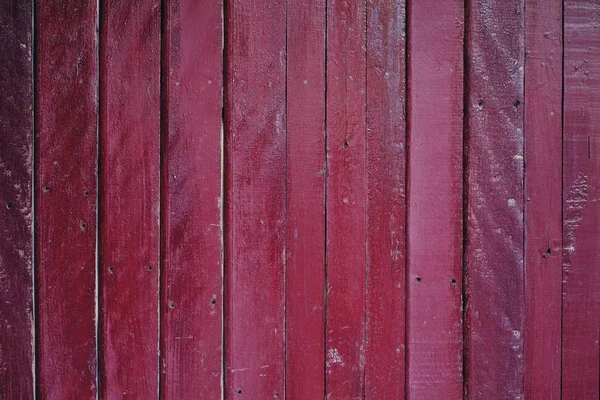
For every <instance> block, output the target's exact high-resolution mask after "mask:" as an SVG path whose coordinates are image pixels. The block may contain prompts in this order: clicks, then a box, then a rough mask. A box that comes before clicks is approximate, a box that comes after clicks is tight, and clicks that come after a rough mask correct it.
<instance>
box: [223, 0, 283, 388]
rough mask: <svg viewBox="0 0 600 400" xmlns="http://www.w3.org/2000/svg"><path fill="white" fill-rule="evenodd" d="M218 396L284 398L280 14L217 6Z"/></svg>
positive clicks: (236, 4)
mask: <svg viewBox="0 0 600 400" xmlns="http://www.w3.org/2000/svg"><path fill="white" fill-rule="evenodd" d="M226 24H227V44H226V51H227V55H226V62H227V72H226V76H227V83H226V89H227V92H226V96H227V98H226V113H227V114H226V160H227V166H226V215H225V216H226V220H225V225H226V226H225V229H226V231H227V236H226V238H227V243H226V255H225V259H226V263H227V267H226V271H225V274H226V277H225V279H226V287H225V296H226V300H225V368H226V371H225V373H226V375H225V396H226V398H234V397H235V398H249V399H261V398H265V399H266V398H274V397H283V396H284V368H285V351H284V344H285V337H284V336H285V326H284V319H285V310H284V302H285V298H284V271H285V251H286V249H285V242H286V112H285V79H286V75H285V70H286V69H285V64H286V62H285V56H286V54H285V46H286V7H285V3H284V2H283V1H273V0H257V1H254V2H248V1H244V0H232V1H230V2H229V3H228V6H227V15H226Z"/></svg>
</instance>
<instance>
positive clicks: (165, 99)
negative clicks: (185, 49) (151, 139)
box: [149, 0, 173, 399]
mask: <svg viewBox="0 0 600 400" xmlns="http://www.w3.org/2000/svg"><path fill="white" fill-rule="evenodd" d="M167 1H169V0H160V72H159V85H160V140H159V153H160V155H159V187H158V192H159V200H158V201H159V210H160V211H159V215H160V217H159V218H160V219H159V224H158V225H159V228H158V232H159V235H158V243H159V250H158V252H159V255H158V271H157V273H158V310H157V312H158V354H157V356H158V357H157V363H158V369H157V371H158V376H157V379H158V398H159V399H162V398H165V388H164V386H163V384H164V383H165V382H164V381H163V379H164V377H163V374H164V373H165V372H166V371H164V370H163V368H162V366H163V365H166V360H165V359H164V358H163V357H165V355H166V348H167V346H166V343H165V340H166V334H165V327H164V326H163V324H164V318H163V315H164V313H165V312H167V311H166V307H165V305H166V302H167V295H166V290H165V287H164V282H165V277H164V275H165V270H164V265H165V257H166V251H167V243H166V238H167V235H166V232H165V229H169V227H168V226H167V224H166V223H165V221H167V218H166V217H167V216H166V214H167V213H168V210H167V207H166V204H167V199H168V179H169V178H168V176H169V171H168V162H169V161H168V154H167V143H168V136H169V112H168V110H169V90H168V85H169V73H168V71H169V39H168V36H167V35H166V33H165V32H167V30H168V29H169V26H168V24H169V15H167V13H166V12H167V8H168V7H167V6H166V2H167ZM165 71H167V72H165ZM149 270H151V269H150V268H149ZM170 306H171V304H170ZM171 308H173V307H171Z"/></svg>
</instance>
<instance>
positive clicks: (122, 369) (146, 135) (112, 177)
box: [99, 0, 177, 399]
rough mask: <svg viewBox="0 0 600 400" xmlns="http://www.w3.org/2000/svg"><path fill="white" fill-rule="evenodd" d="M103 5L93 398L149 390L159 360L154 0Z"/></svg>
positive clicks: (150, 394)
mask: <svg viewBox="0 0 600 400" xmlns="http://www.w3.org/2000/svg"><path fill="white" fill-rule="evenodd" d="M100 10H101V12H100V15H101V18H102V20H101V21H100V24H101V28H100V32H101V43H102V46H101V52H100V57H101V58H100V79H101V82H100V110H101V118H100V128H101V132H100V150H101V151H100V177H99V180H100V189H101V196H100V265H99V271H100V285H101V287H100V292H101V293H100V296H101V297H100V298H101V300H100V302H101V303H100V317H101V321H100V351H101V354H102V359H101V363H100V366H101V371H100V397H101V398H102V399H120V398H123V397H124V396H127V397H132V398H140V399H142V398H143V399H152V398H156V397H157V394H158V365H159V359H158V348H159V343H158V338H159V325H158V324H159V319H158V318H159V303H158V300H159V286H158V284H159V268H158V267H159V264H158V261H159V216H160V215H159V214H160V201H159V186H160V176H159V170H160V165H159V163H160V64H161V62H160V45H161V43H160V29H161V25H160V21H161V15H160V13H161V7H160V2H158V1H145V0H144V1H142V0H139V1H128V0H111V1H109V0H105V1H102V2H101V3H100ZM170 306H171V304H169V307H170ZM174 306H175V307H176V306H177V304H174Z"/></svg>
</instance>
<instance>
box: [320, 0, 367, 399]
mask: <svg viewBox="0 0 600 400" xmlns="http://www.w3.org/2000/svg"><path fill="white" fill-rule="evenodd" d="M365 13H366V2H362V1H358V2H346V1H341V0H329V1H328V4H327V100H326V101H327V122H326V123H327V170H328V172H327V200H326V206H327V211H326V212H327V222H326V226H327V233H326V235H327V237H326V241H327V242H326V246H327V258H326V260H327V278H326V279H327V281H326V284H327V294H326V361H325V363H326V365H325V367H326V373H327V376H326V383H325V386H326V395H327V397H331V398H334V399H338V398H340V399H349V398H352V399H354V398H362V396H363V394H364V371H365V368H364V354H365V338H364V336H365V278H366V275H365V272H366V270H365V263H366V259H365V257H366V193H365V190H366V168H365V162H366V157H365V149H366V18H365V16H366V14H365Z"/></svg>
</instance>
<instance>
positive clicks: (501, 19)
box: [465, 0, 525, 399]
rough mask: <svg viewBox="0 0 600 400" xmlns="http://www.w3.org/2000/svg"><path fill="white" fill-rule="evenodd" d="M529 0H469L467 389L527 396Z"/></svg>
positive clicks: (480, 394) (476, 393)
mask: <svg viewBox="0 0 600 400" xmlns="http://www.w3.org/2000/svg"><path fill="white" fill-rule="evenodd" d="M523 7H524V4H523V0H502V1H500V0H479V1H470V2H469V8H468V32H467V55H468V66H467V71H468V74H467V77H468V83H467V86H468V94H467V101H466V105H465V107H466V109H465V112H466V118H467V121H468V122H467V124H468V133H467V143H466V151H467V162H468V167H467V174H468V176H467V202H468V204H467V220H466V221H465V223H466V224H467V249H466V255H465V257H466V274H467V279H466V285H467V287H466V301H467V312H466V321H465V324H466V325H467V332H466V337H465V346H466V353H465V360H466V363H467V373H466V390H467V393H468V396H469V398H470V399H489V398H498V397H500V398H522V397H523V382H524V376H523V373H524V360H523V327H524V326H523V319H524V311H525V310H524V271H523V253H524V244H523V236H524V232H523V230H524V228H523V195H524V190H523V107H522V106H521V104H522V103H523V59H524V45H523V40H524V29H523V13H524V10H523Z"/></svg>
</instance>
